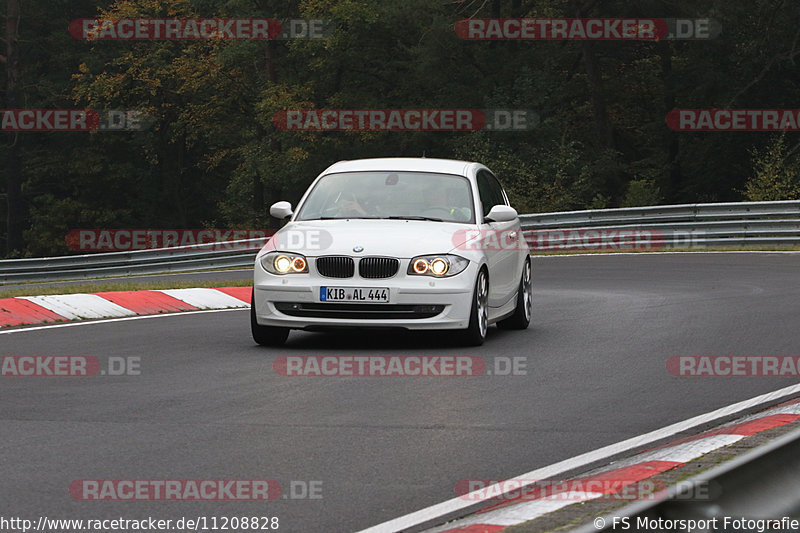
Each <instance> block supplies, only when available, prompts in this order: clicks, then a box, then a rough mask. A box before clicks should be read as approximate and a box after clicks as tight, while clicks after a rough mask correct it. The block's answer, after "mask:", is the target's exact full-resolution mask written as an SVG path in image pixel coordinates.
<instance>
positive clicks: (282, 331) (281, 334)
mask: <svg viewBox="0 0 800 533" xmlns="http://www.w3.org/2000/svg"><path fill="white" fill-rule="evenodd" d="M255 293H256V290H255V288H253V292H252V293H251V295H250V331H251V332H252V334H253V340H254V341H256V342H257V343H258V344H260V345H261V346H281V345H283V343H284V342H286V339H287V338H288V337H289V328H282V327H277V326H262V325H260V324H259V323H258V321H257V320H256V294H255Z"/></svg>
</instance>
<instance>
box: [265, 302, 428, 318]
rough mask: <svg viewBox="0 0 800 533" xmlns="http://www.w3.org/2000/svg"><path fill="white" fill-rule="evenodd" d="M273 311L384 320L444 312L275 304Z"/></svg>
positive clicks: (375, 306)
mask: <svg viewBox="0 0 800 533" xmlns="http://www.w3.org/2000/svg"><path fill="white" fill-rule="evenodd" d="M275 309H277V310H278V311H280V312H281V313H283V314H284V315H289V316H298V317H311V318H342V319H367V320H369V319H373V320H380V319H384V320H385V319H393V318H401V319H403V318H411V319H416V318H431V317H434V316H436V315H438V314H439V313H441V312H442V311H444V306H443V305H401V304H333V303H299V302H297V303H295V302H275Z"/></svg>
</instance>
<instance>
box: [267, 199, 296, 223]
mask: <svg viewBox="0 0 800 533" xmlns="http://www.w3.org/2000/svg"><path fill="white" fill-rule="evenodd" d="M269 214H270V215H272V216H274V217H275V218H279V219H281V220H283V219H284V218H288V217H290V216H292V214H293V213H292V204H290V203H289V202H275V203H274V204H272V206H271V207H270V208H269Z"/></svg>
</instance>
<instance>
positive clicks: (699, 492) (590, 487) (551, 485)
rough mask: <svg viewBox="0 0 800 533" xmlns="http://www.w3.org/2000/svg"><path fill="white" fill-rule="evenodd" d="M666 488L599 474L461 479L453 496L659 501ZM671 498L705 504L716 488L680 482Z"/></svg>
mask: <svg viewBox="0 0 800 533" xmlns="http://www.w3.org/2000/svg"><path fill="white" fill-rule="evenodd" d="M669 489H670V485H668V484H667V483H665V482H663V481H660V480H651V479H644V480H635V479H633V477H632V476H630V475H628V476H626V475H624V474H615V473H609V474H599V475H597V476H595V477H592V478H586V479H571V480H545V479H520V478H514V479H507V480H492V479H463V480H461V481H459V482H458V483H457V484H456V488H455V492H456V495H457V496H458V497H459V498H461V499H462V500H468V501H495V502H513V503H518V502H523V501H535V500H541V499H545V498H546V499H547V500H549V501H559V500H560V501H585V500H586V498H587V494H590V495H591V496H592V499H599V498H605V499H612V500H626V501H639V500H660V499H663V498H664V497H665V496H666V494H667V492H668V490H669ZM672 490H673V491H674V493H675V494H676V496H675V498H676V499H680V500H689V501H703V500H709V499H710V498H711V497H712V492H714V493H716V492H717V491H718V490H719V488H718V486H714V487H713V491H712V485H711V483H710V482H707V481H704V482H689V481H681V482H678V483H676V484H674V485H672Z"/></svg>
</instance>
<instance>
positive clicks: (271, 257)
mask: <svg viewBox="0 0 800 533" xmlns="http://www.w3.org/2000/svg"><path fill="white" fill-rule="evenodd" d="M261 266H263V267H264V270H266V271H267V272H271V273H272V274H305V273H308V262H307V261H306V258H305V257H304V256H302V255H300V254H290V253H285V252H270V253H268V254H267V255H265V256H264V257H262V258H261Z"/></svg>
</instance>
